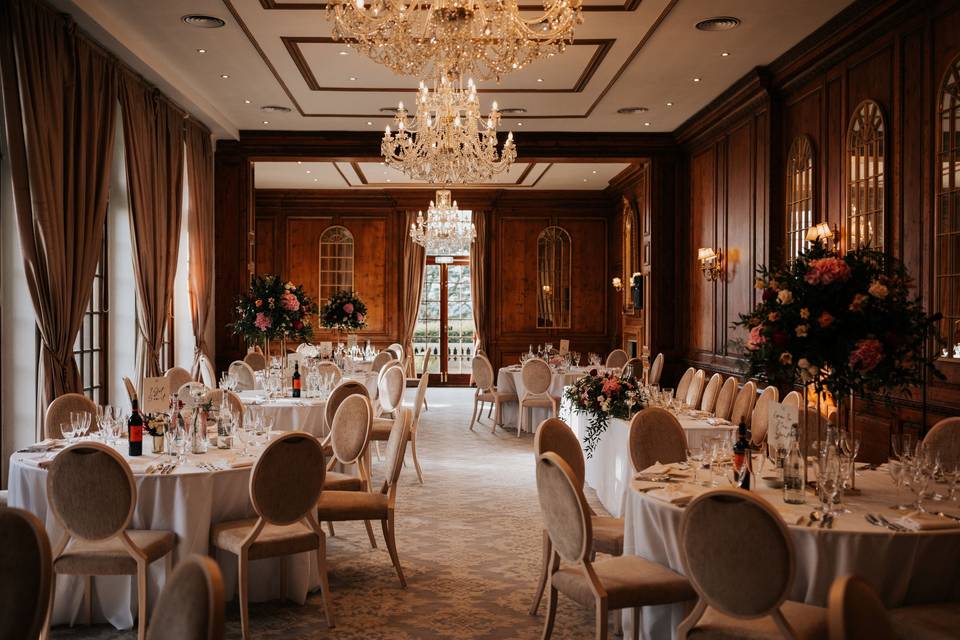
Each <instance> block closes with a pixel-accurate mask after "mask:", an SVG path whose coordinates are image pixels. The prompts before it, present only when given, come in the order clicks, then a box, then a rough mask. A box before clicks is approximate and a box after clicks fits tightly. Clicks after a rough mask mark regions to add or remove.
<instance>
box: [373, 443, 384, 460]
mask: <svg viewBox="0 0 960 640" xmlns="http://www.w3.org/2000/svg"><path fill="white" fill-rule="evenodd" d="M373 447H374V449H376V450H377V462H383V458H382V457H381V456H380V441H379V440H375V441H374V443H373Z"/></svg>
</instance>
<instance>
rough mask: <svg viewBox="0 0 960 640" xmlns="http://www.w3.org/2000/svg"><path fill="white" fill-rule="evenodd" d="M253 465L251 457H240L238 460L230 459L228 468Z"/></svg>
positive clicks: (242, 467) (243, 467)
mask: <svg viewBox="0 0 960 640" xmlns="http://www.w3.org/2000/svg"><path fill="white" fill-rule="evenodd" d="M252 466H253V460H252V459H251V458H242V459H240V460H231V461H230V468H231V469H246V468H247V467H252Z"/></svg>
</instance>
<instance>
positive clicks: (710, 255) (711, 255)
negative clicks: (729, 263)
mask: <svg viewBox="0 0 960 640" xmlns="http://www.w3.org/2000/svg"><path fill="white" fill-rule="evenodd" d="M697 261H698V262H699V263H700V271H702V272H703V277H704V278H706V279H707V282H713V281H714V280H717V279H719V278H720V273H721V271H723V251H721V250H720V249H717V250H713V249H712V248H710V247H700V248H699V249H697Z"/></svg>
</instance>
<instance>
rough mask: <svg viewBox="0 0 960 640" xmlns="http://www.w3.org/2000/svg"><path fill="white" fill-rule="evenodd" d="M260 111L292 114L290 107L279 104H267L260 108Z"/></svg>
mask: <svg viewBox="0 0 960 640" xmlns="http://www.w3.org/2000/svg"><path fill="white" fill-rule="evenodd" d="M260 111H266V112H267V113H290V107H283V106H280V105H278V104H265V105H263V106H262V107H260Z"/></svg>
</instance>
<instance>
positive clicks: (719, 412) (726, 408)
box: [713, 376, 737, 420]
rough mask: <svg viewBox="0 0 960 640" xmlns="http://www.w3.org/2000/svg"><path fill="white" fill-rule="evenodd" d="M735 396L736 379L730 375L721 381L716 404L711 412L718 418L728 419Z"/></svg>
mask: <svg viewBox="0 0 960 640" xmlns="http://www.w3.org/2000/svg"><path fill="white" fill-rule="evenodd" d="M736 397H737V379H736V378H734V377H733V376H730V377H729V378H727V379H726V380H724V381H723V386H722V387H720V393H718V394H717V404H716V407H715V408H714V410H713V412H714V415H716V416H717V417H718V418H723V419H724V420H729V419H730V412H731V411H733V401H734V399H735V398H736Z"/></svg>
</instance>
